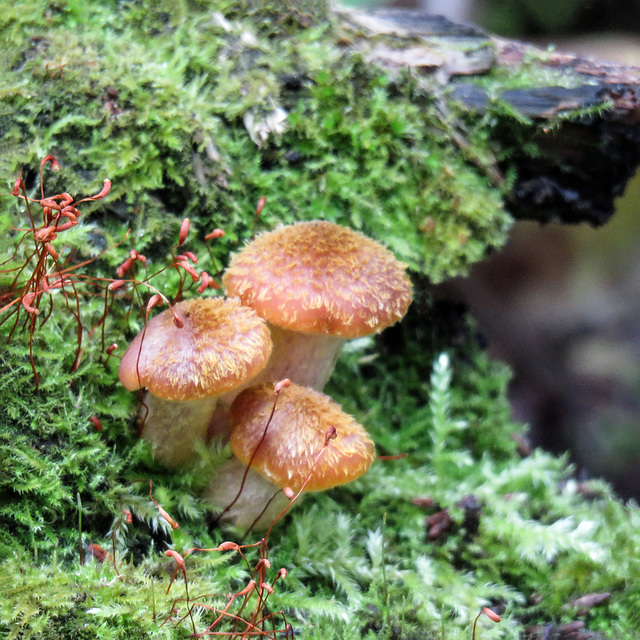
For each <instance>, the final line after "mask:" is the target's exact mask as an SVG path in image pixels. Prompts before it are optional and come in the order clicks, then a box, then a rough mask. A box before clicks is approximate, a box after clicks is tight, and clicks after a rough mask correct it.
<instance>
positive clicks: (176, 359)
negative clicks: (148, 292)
mask: <svg viewBox="0 0 640 640" xmlns="http://www.w3.org/2000/svg"><path fill="white" fill-rule="evenodd" d="M173 310H174V312H175V314H176V315H177V316H178V317H179V318H180V319H181V320H182V322H183V323H184V326H183V327H182V328H178V327H177V326H176V325H175V323H174V316H173V314H172V313H171V310H167V311H164V312H162V313H160V314H159V315H157V316H156V317H155V318H153V319H152V320H150V321H149V322H148V323H147V326H146V329H145V330H143V331H141V332H140V333H139V334H138V335H137V336H136V337H135V338H134V340H133V342H132V343H131V344H130V345H129V348H128V349H127V351H126V352H125V354H124V355H123V356H122V360H121V362H120V369H119V372H118V373H119V377H120V382H122V384H123V385H124V386H125V387H126V388H127V389H129V391H135V390H136V389H139V388H140V387H146V388H147V389H148V390H149V391H150V392H151V393H152V394H153V395H155V396H158V397H159V398H164V399H165V400H176V401H185V400H195V399H199V398H207V397H209V396H214V395H219V394H222V393H226V392H227V391H231V390H232V389H234V388H236V387H238V386H239V385H241V384H242V383H244V382H246V381H248V380H250V379H251V378H253V377H254V376H255V375H256V374H258V373H259V372H260V371H261V370H262V369H263V368H264V366H265V365H266V363H267V361H268V359H269V356H270V355H271V338H270V335H269V330H268V328H267V326H266V323H265V322H264V320H262V318H259V317H258V316H257V315H256V313H255V312H254V311H253V310H252V309H249V308H248V307H244V306H242V305H241V304H240V302H239V301H238V300H228V299H223V298H201V299H196V300H185V301H184V302H179V303H178V304H176V305H175V306H174V307H173Z"/></svg>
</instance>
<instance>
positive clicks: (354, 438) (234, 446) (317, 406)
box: [230, 383, 374, 491]
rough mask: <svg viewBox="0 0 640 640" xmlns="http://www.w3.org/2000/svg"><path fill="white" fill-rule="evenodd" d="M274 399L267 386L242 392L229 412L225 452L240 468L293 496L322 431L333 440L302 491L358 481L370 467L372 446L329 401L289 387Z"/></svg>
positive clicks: (322, 440) (320, 445)
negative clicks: (228, 448)
mask: <svg viewBox="0 0 640 640" xmlns="http://www.w3.org/2000/svg"><path fill="white" fill-rule="evenodd" d="M274 400H275V395H274V388H273V384H269V383H267V384H261V385H258V386H256V387H251V388H249V389H245V390H244V391H242V392H241V393H240V394H239V395H238V397H237V398H236V399H235V400H234V401H233V404H232V405H231V408H230V418H231V424H232V432H231V440H230V444H231V450H232V451H233V453H234V454H235V455H236V457H237V458H238V459H239V460H240V461H241V462H242V463H244V464H249V461H250V460H251V457H252V456H254V452H255V456H254V457H253V461H252V463H251V468H252V469H254V470H255V471H257V472H258V473H259V474H261V475H262V476H264V477H265V478H267V479H268V480H270V481H271V482H273V483H274V484H276V485H277V486H279V487H282V488H284V487H290V488H291V489H293V490H294V491H298V490H299V489H300V488H301V487H302V484H303V482H304V481H305V479H306V478H307V476H308V475H309V471H310V470H311V467H312V465H313V463H314V461H315V460H316V459H317V458H318V455H319V454H320V453H321V452H322V451H323V448H324V443H325V437H326V433H327V430H328V429H329V428H330V427H335V429H336V436H335V438H333V439H331V440H329V441H328V444H327V447H326V450H325V451H324V452H323V453H322V455H321V456H320V459H319V460H318V462H317V463H316V465H315V467H313V471H312V472H311V477H310V479H309V482H308V483H307V485H306V487H305V489H306V490H307V491H324V490H325V489H330V488H331V487H335V486H336V485H339V484H345V483H347V482H351V480H355V479H356V478H358V477H360V476H361V475H362V474H363V473H364V472H365V471H367V469H368V468H369V467H370V466H371V463H372V462H373V457H374V446H373V442H372V441H371V438H370V437H369V435H368V434H367V432H366V431H365V430H364V429H363V428H362V427H361V426H360V425H359V424H358V423H357V422H356V421H355V420H354V419H353V418H352V417H351V416H350V415H348V414H346V413H344V411H342V409H341V408H340V405H339V404H338V403H337V402H335V401H333V400H332V399H331V398H330V397H329V396H327V395H325V394H324V393H321V392H319V391H314V390H313V389H309V388H308V387H302V386H300V385H297V384H292V385H291V386H290V387H288V388H286V389H284V390H283V391H282V393H281V394H280V397H279V398H278V402H277V405H276V410H275V413H274V414H273V419H272V420H271V423H270V424H269V427H268V429H267V434H266V436H265V438H264V440H262V442H260V441H261V439H262V436H263V434H264V430H265V426H266V424H267V421H268V420H269V416H270V414H271V411H272V409H273V402H274Z"/></svg>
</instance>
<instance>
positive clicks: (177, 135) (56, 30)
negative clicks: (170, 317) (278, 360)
mask: <svg viewBox="0 0 640 640" xmlns="http://www.w3.org/2000/svg"><path fill="white" fill-rule="evenodd" d="M217 8H219V10H220V12H219V13H217V12H216V13H211V11H210V10H208V9H205V8H204V7H203V8H199V7H198V6H193V7H191V8H190V9H189V10H188V11H185V12H183V13H181V12H178V13H177V14H174V13H171V14H167V13H164V12H163V11H147V10H146V9H142V8H141V6H140V5H136V4H135V3H120V4H118V5H115V4H114V5H102V6H99V5H97V4H91V5H88V6H86V7H80V6H76V5H75V4H74V3H71V2H61V3H58V4H56V5H53V6H52V7H50V8H48V5H47V3H46V2H43V1H42V2H32V3H30V4H29V5H28V7H23V8H22V9H21V10H20V11H18V10H15V13H12V12H11V11H9V12H8V13H9V15H4V16H3V18H2V20H3V22H4V24H3V25H2V28H3V33H4V35H5V39H7V40H9V42H8V43H7V45H8V46H9V47H10V51H11V55H10V56H7V58H6V60H5V67H4V69H2V74H3V78H5V82H4V84H3V86H2V87H1V95H2V98H3V103H4V105H5V107H4V109H5V111H4V115H3V116H2V117H1V118H0V128H2V130H3V133H4V136H3V137H4V141H5V148H4V151H5V152H4V153H3V158H2V166H1V168H2V173H3V174H4V175H6V176H11V175H15V173H16V172H17V169H18V168H19V167H25V168H28V167H32V166H36V164H37V161H38V159H39V158H40V157H42V156H43V155H44V154H45V153H54V154H55V155H56V156H57V158H58V160H59V161H60V163H61V164H62V165H63V167H64V182H62V177H63V176H62V175H61V176H60V178H61V180H60V181H56V182H54V181H51V183H50V187H51V188H52V189H54V190H55V189H57V188H58V185H62V184H74V185H76V188H77V189H81V190H85V191H87V192H89V191H93V190H96V187H97V185H99V184H100V183H101V180H102V179H103V178H104V177H109V178H110V179H111V180H112V182H113V185H114V186H113V191H112V196H111V198H110V201H109V203H108V204H103V205H100V209H101V210H102V214H100V217H101V220H102V221H103V222H105V223H107V221H108V220H109V219H110V218H112V216H111V215H110V216H109V218H106V217H105V215H106V214H112V213H114V212H116V213H118V217H119V218H120V220H121V224H125V225H134V226H136V225H139V226H140V227H141V228H142V227H144V228H145V232H146V240H145V243H149V242H153V241H154V240H155V241H157V240H158V239H159V236H160V235H161V234H162V231H164V230H165V229H166V226H167V225H168V224H170V222H171V221H172V220H176V219H177V218H178V217H179V216H182V215H189V216H192V217H194V218H197V219H198V220H200V221H201V222H202V226H203V228H206V227H207V226H208V225H216V226H222V227H224V228H225V229H226V230H228V231H229V232H230V233H231V234H232V240H235V239H236V238H238V237H240V238H246V237H247V235H248V234H249V233H250V227H251V211H252V209H253V207H254V206H255V202H256V201H257V199H258V197H259V196H262V195H265V196H266V197H267V198H268V200H269V206H268V208H267V210H266V211H265V214H264V221H263V224H264V226H266V227H270V226H273V225H274V224H275V223H277V222H291V221H293V220H299V219H312V218H318V217H321V218H324V219H329V220H335V221H337V222H341V223H343V224H350V225H351V226H354V227H355V228H358V229H362V230H363V231H365V232H366V233H368V234H370V235H372V236H374V237H377V238H379V239H381V240H384V241H385V242H386V243H387V244H388V245H389V246H390V247H391V248H392V249H393V250H394V251H395V252H396V253H398V255H399V256H400V257H401V258H402V259H403V260H405V261H407V262H408V263H409V264H410V265H411V266H412V267H413V268H414V269H416V270H418V271H422V272H424V273H426V274H427V275H428V276H429V277H430V278H432V279H433V280H440V279H442V278H444V277H446V276H448V275H452V274H454V273H459V272H461V271H463V270H464V269H465V267H466V266H467V265H468V264H469V263H470V262H473V261H476V260H478V259H479V258H480V257H481V256H482V255H483V253H484V252H485V250H486V248H487V247H488V246H497V245H500V244H501V243H502V242H503V241H504V236H505V231H506V228H507V226H508V217H507V216H506V214H505V213H504V212H503V211H502V207H501V198H500V194H499V193H497V192H495V190H494V189H492V188H491V187H490V186H488V185H487V183H486V179H485V177H484V175H482V174H481V173H480V172H479V171H478V170H476V169H475V168H474V167H473V166H472V165H469V164H468V163H467V161H466V159H465V158H464V157H460V156H459V154H458V153H457V151H456V149H455V148H454V147H453V146H452V144H451V137H450V135H449V133H448V132H447V128H446V127H445V126H443V124H442V123H440V122H439V120H438V119H437V118H435V117H434V116H433V113H432V111H430V109H428V108H425V107H428V105H425V104H424V103H423V101H422V100H417V101H416V102H415V103H411V102H408V101H407V99H406V96H404V95H402V93H400V92H399V91H398V86H397V85H395V84H393V83H390V81H389V80H388V79H386V78H385V77H384V75H383V74H382V73H381V72H377V71H375V70H373V69H370V68H368V67H367V66H365V65H364V64H363V62H362V61H361V60H360V58H359V56H358V55H357V54H355V53H344V52H342V51H341V50H340V49H339V48H337V47H335V46H328V43H331V42H332V39H334V38H337V35H334V33H333V31H332V25H331V24H329V23H317V24H316V25H315V26H312V27H311V28H308V29H304V28H301V27H300V25H298V27H297V28H288V27H287V26H286V21H285V22H282V21H281V20H280V21H279V20H276V19H274V18H273V16H271V17H270V18H268V19H267V18H265V17H264V16H261V15H260V14H259V13H258V14H257V15H256V16H254V17H253V20H251V19H250V20H241V19H239V18H240V17H241V14H239V13H238V8H237V7H236V6H234V5H233V3H228V4H226V5H225V4H224V3H223V5H222V6H217ZM225 14H226V17H225ZM25 15H27V16H29V19H28V20H26V21H25V20H24V19H23V16H25ZM123 51H126V52H127V54H126V56H123V55H121V52H123ZM277 109H284V111H285V112H286V113H287V114H288V115H287V119H286V122H285V123H283V129H284V130H283V131H282V132H281V133H268V132H264V137H266V138H267V140H266V141H264V142H263V143H262V146H261V148H257V146H256V141H257V142H260V141H261V140H262V137H261V133H260V131H261V123H263V122H264V120H265V118H267V117H268V116H269V115H270V114H273V113H274V112H275V111H276V110H277ZM251 121H252V122H253V124H251ZM250 133H251V134H252V137H253V138H254V140H255V141H254V140H252V139H251V136H250V135H249V134H250ZM96 215H99V214H97V213H96ZM112 223H113V220H111V222H110V224H112ZM421 229H422V230H421Z"/></svg>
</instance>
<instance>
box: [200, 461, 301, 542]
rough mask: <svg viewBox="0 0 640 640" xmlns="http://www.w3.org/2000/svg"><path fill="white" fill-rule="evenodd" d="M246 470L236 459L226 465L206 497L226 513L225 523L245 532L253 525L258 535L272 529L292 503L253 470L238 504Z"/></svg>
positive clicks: (221, 469)
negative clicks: (276, 520) (274, 522)
mask: <svg viewBox="0 0 640 640" xmlns="http://www.w3.org/2000/svg"><path fill="white" fill-rule="evenodd" d="M245 470H246V465H245V464H243V463H242V462H240V460H238V459H237V458H235V457H234V458H232V459H231V460H229V461H228V462H225V463H224V464H223V465H222V467H220V469H218V472H217V474H216V477H215V478H214V480H213V482H212V483H211V484H210V485H209V488H208V489H207V490H206V494H205V497H206V499H207V500H208V501H209V503H210V504H211V505H213V506H214V507H215V508H216V509H219V510H221V511H223V510H224V512H223V513H222V519H223V520H230V521H231V522H233V524H235V525H236V526H237V527H240V528H242V529H247V528H249V527H251V526H252V525H253V526H252V529H255V530H257V531H260V530H264V529H268V528H269V527H270V526H271V524H272V523H273V521H274V520H275V519H276V518H277V517H278V515H280V513H282V511H283V510H284V509H285V508H286V507H287V505H288V504H289V499H288V498H287V497H286V496H285V495H284V494H283V493H282V491H281V490H280V488H279V487H277V486H276V485H275V484H273V483H272V482H270V481H269V480H267V479H266V478H264V477H262V476H261V475H260V474H259V473H257V472H256V471H253V469H249V471H248V473H247V477H246V480H245V483H244V487H243V489H242V493H240V497H238V499H237V500H236V496H238V492H239V491H240V487H241V485H242V478H243V477H244V473H245ZM234 501H235V502H234ZM227 507H229V509H227Z"/></svg>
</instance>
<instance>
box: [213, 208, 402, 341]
mask: <svg viewBox="0 0 640 640" xmlns="http://www.w3.org/2000/svg"><path fill="white" fill-rule="evenodd" d="M223 284H224V286H225V288H226V291H227V295H230V296H234V297H238V298H240V300H241V301H242V303H243V304H246V305H247V306H249V307H252V308H253V309H255V310H256V312H257V313H258V315H259V316H261V317H263V318H265V319H266V320H268V321H269V322H270V323H272V324H274V325H278V326H280V327H283V328H285V329H291V330H293V331H300V332H303V333H328V334H333V335H337V336H340V337H343V338H358V337H361V336H365V335H369V334H371V333H377V332H379V331H382V330H383V329H385V328H386V327H388V326H390V325H392V324H394V323H395V322H397V321H398V320H400V319H401V318H402V317H403V316H404V315H405V313H406V312H407V309H408V308H409V305H410V304H411V297H412V290H411V282H410V280H409V277H408V276H407V274H406V265H404V264H403V263H402V262H399V261H398V260H397V259H396V257H395V256H394V255H393V254H392V253H391V252H390V251H389V250H388V249H386V248H385V247H383V246H382V245H380V244H378V243H377V242H375V241H374V240H372V239H371V238H367V237H366V236H363V235H362V234H361V233H358V232H356V231H353V230H352V229H348V228H346V227H341V226H339V225H336V224H333V223H331V222H324V221H315V222H299V223H297V224H293V225H289V226H285V227H280V228H278V229H275V230H274V231H270V232H268V233H263V234H260V235H259V236H257V237H256V238H255V239H254V240H252V241H251V242H250V243H249V244H247V245H246V246H245V247H244V248H243V249H242V250H241V251H240V252H238V253H237V254H235V255H234V256H233V258H232V259H231V262H230V265H229V268H228V269H227V270H226V272H225V275H224V277H223Z"/></svg>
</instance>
